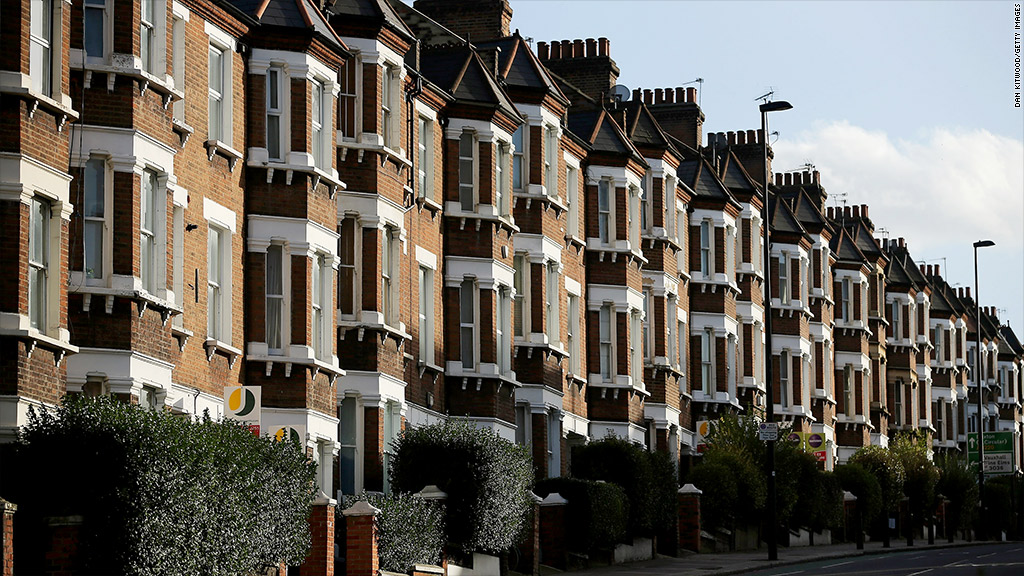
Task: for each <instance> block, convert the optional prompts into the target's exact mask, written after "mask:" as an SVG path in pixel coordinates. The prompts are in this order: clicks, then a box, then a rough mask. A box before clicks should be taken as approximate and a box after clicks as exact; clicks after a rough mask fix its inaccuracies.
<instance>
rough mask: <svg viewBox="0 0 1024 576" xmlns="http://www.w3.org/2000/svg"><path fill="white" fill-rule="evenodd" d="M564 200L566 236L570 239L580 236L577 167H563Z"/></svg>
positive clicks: (578, 173)
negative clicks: (567, 212) (567, 208)
mask: <svg viewBox="0 0 1024 576" xmlns="http://www.w3.org/2000/svg"><path fill="white" fill-rule="evenodd" d="M565 190H566V200H567V202H566V203H567V204H568V205H569V216H568V218H567V219H566V223H567V224H568V235H569V236H570V237H572V238H576V237H579V236H580V206H579V205H580V201H579V195H580V169H579V166H577V165H573V164H569V163H568V162H567V163H566V166H565Z"/></svg>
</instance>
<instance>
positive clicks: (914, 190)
mask: <svg viewBox="0 0 1024 576" xmlns="http://www.w3.org/2000/svg"><path fill="white" fill-rule="evenodd" d="M774 149H775V153H776V161H775V163H774V165H775V166H776V167H782V166H797V165H800V164H802V163H804V162H807V161H810V162H812V163H813V164H814V165H815V166H816V167H817V169H818V170H819V171H820V172H821V179H822V184H823V185H824V186H825V189H826V190H827V191H828V192H829V194H830V195H831V194H839V193H846V194H848V196H847V198H846V201H847V203H848V204H851V205H857V204H868V205H869V206H870V208H871V219H872V221H874V223H875V225H876V226H879V227H885V228H887V229H888V230H889V232H890V235H891V236H892V237H898V236H902V237H905V238H907V239H908V240H913V242H914V246H915V247H919V248H927V249H929V251H931V250H941V249H942V248H943V247H945V246H952V245H954V244H957V245H959V244H962V243H964V242H969V241H971V240H973V239H977V238H983V237H984V238H991V239H992V240H994V241H995V242H996V243H997V244H1001V245H1004V246H1006V247H1007V248H1016V249H1017V250H1021V249H1024V232H1022V225H1024V143H1022V142H1021V141H1020V140H1014V139H1010V138H1006V137H1003V136H998V135H995V134H992V133H991V132H988V131H987V130H950V129H946V128H936V129H933V130H932V131H931V132H930V133H928V134H925V135H924V136H923V137H922V138H921V139H919V140H902V139H895V140H894V139H893V138H892V137H890V136H889V135H888V134H886V133H885V132H873V131H868V130H865V129H863V128H860V127H858V126H853V125H851V124H849V123H847V122H833V123H829V124H822V125H818V126H816V127H815V129H814V130H813V131H808V132H802V133H800V134H799V135H798V136H797V137H796V138H795V139H793V140H790V139H786V138H782V139H780V140H779V141H778V142H776V144H775V145H774Z"/></svg>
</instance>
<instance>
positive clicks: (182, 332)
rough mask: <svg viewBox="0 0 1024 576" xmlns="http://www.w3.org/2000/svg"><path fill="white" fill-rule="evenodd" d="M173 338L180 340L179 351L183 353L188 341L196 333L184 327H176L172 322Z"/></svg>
mask: <svg viewBox="0 0 1024 576" xmlns="http://www.w3.org/2000/svg"><path fill="white" fill-rule="evenodd" d="M171 336H174V337H175V338H177V339H178V351H179V352H182V351H184V350H185V344H187V343H188V339H189V338H191V337H193V336H195V333H194V332H192V331H191V330H189V329H188V328H185V327H184V326H176V325H175V324H174V322H171Z"/></svg>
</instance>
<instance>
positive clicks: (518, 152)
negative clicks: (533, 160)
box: [512, 124, 529, 192]
mask: <svg viewBox="0 0 1024 576" xmlns="http://www.w3.org/2000/svg"><path fill="white" fill-rule="evenodd" d="M528 130H529V126H527V125H526V124H520V125H519V127H518V128H516V130H515V132H513V133H512V191H513V192H523V191H525V190H526V188H527V185H528V182H527V181H526V180H527V179H528V177H527V174H526V139H527V138H529V136H528V135H527V131H528ZM517 180H518V183H517V182H516V181H517Z"/></svg>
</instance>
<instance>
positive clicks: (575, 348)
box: [565, 292, 581, 376]
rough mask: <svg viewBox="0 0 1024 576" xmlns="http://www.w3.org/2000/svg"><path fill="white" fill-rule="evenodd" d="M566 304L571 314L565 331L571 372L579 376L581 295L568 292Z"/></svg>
mask: <svg viewBox="0 0 1024 576" xmlns="http://www.w3.org/2000/svg"><path fill="white" fill-rule="evenodd" d="M566 306H568V308H567V311H568V315H569V324H568V327H567V328H566V332H565V341H566V342H565V344H566V348H567V350H568V352H569V373H570V374H573V375H576V376H579V375H580V374H581V366H580V296H579V294H574V293H572V292H568V296H567V298H566Z"/></svg>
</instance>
